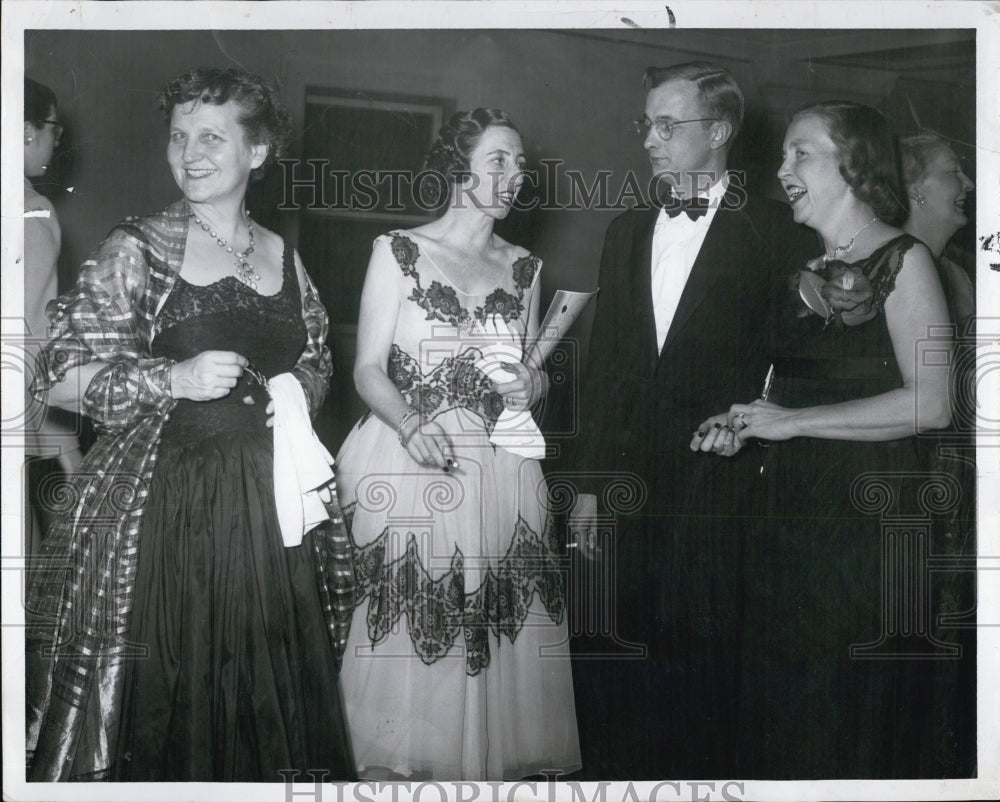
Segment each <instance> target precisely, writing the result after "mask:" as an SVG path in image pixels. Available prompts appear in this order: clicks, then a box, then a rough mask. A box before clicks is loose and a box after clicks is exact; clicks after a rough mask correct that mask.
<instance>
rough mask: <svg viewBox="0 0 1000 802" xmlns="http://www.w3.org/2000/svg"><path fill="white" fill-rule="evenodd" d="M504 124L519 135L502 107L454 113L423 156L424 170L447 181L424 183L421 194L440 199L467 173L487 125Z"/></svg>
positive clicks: (433, 200)
mask: <svg viewBox="0 0 1000 802" xmlns="http://www.w3.org/2000/svg"><path fill="white" fill-rule="evenodd" d="M494 126H501V127H503V128H510V129H511V130H513V131H516V132H517V133H518V134H519V135H520V133H521V132H520V131H519V130H518V127H517V126H516V125H514V121H513V120H512V119H511V118H510V115H509V114H507V112H505V111H501V110H500V109H484V108H479V109H472V110H471V111H459V112H456V113H455V114H453V115H452V116H451V117H450V118H449V119H448V121H447V122H446V123H445V124H444V125H442V126H441V130H439V131H438V135H437V138H436V139H435V140H434V142H433V144H432V145H431V147H430V150H428V151H427V156H426V157H425V158H424V165H423V168H424V170H429V171H431V172H434V173H436V174H438V175H439V176H441V177H442V178H443V179H444V185H443V186H442V185H439V184H428V185H422V186H421V197H422V199H423V200H424V201H426V202H428V203H430V204H432V205H434V204H438V203H440V202H441V200H442V197H443V195H444V193H443V191H442V190H443V189H444V188H445V187H447V189H448V192H449V193H450V192H451V189H452V185H454V184H457V183H459V182H460V181H461V180H462V178H463V177H464V176H466V175H468V172H469V158H470V157H471V156H472V151H474V150H475V149H476V145H478V144H479V140H480V139H482V137H483V133H484V132H485V131H486V129H487V128H491V127H494Z"/></svg>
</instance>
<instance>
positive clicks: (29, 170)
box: [24, 106, 59, 178]
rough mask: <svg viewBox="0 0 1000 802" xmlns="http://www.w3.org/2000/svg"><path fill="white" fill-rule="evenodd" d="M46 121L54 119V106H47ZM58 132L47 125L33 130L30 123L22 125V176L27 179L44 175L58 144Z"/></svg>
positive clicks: (52, 126)
mask: <svg viewBox="0 0 1000 802" xmlns="http://www.w3.org/2000/svg"><path fill="white" fill-rule="evenodd" d="M46 119H47V120H55V119H56V107H55V106H49V113H48V114H47V115H46ZM58 130H59V129H58V128H56V126H54V125H51V124H48V123H43V124H42V127H41V128H35V126H34V124H33V123H30V122H26V123H25V124H24V174H25V175H26V176H28V177H29V178H35V177H37V176H40V175H44V174H45V171H46V170H47V169H48V166H49V162H51V161H52V154H53V153H54V152H55V149H56V146H57V145H58V144H59V137H58V136H56V132H57V131H58ZM29 140H30V141H29Z"/></svg>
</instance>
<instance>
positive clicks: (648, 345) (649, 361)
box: [631, 206, 660, 375]
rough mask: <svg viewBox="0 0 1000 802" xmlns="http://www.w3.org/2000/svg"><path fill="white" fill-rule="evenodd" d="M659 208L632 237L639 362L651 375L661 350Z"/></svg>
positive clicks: (644, 217) (633, 306)
mask: <svg viewBox="0 0 1000 802" xmlns="http://www.w3.org/2000/svg"><path fill="white" fill-rule="evenodd" d="M659 213H660V210H659V208H657V207H655V206H654V207H653V208H652V209H650V210H649V211H648V212H645V213H643V216H642V218H641V220H640V221H639V223H638V224H637V226H636V228H635V231H634V234H633V238H632V261H633V264H632V271H631V274H632V276H633V281H634V282H635V283H634V285H633V291H634V295H633V303H632V309H633V310H636V311H637V317H638V319H637V320H636V325H637V326H638V327H639V331H640V332H641V335H640V341H641V343H642V348H643V353H642V357H641V359H640V361H639V364H640V365H642V366H644V367H646V368H647V369H648V372H649V374H650V375H652V373H653V371H654V370H656V363H657V360H658V358H659V353H658V352H657V348H656V318H655V316H654V314H653V275H652V261H653V230H654V228H655V227H656V218H657V216H658V215H659Z"/></svg>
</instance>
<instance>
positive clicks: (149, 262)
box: [26, 69, 354, 782]
mask: <svg viewBox="0 0 1000 802" xmlns="http://www.w3.org/2000/svg"><path fill="white" fill-rule="evenodd" d="M158 105H159V108H160V109H161V110H162V111H163V113H164V114H165V116H166V118H167V120H168V121H169V126H170V139H169V144H168V148H167V160H168V162H169V164H170V168H171V172H172V173H173V177H174V180H175V181H176V182H177V184H178V186H179V187H180V189H181V191H182V193H183V195H184V197H183V199H182V200H180V201H179V202H177V203H174V204H172V205H171V206H169V207H167V208H166V209H165V210H163V211H162V212H159V213H157V214H153V215H150V216H147V217H141V218H129V219H127V220H126V221H124V222H123V223H121V224H119V225H118V226H117V227H116V228H115V229H114V230H113V231H112V232H111V234H110V235H109V236H108V237H107V238H106V239H105V241H104V242H103V243H102V244H101V245H100V246H99V248H98V250H97V251H96V252H95V254H94V255H93V256H92V257H91V258H90V259H88V260H87V261H86V262H85V263H84V265H83V267H82V269H81V272H80V278H79V281H78V283H77V286H76V287H75V288H74V289H73V290H72V291H71V292H69V293H67V294H65V295H63V296H60V297H59V298H58V299H56V301H54V302H53V303H52V304H51V305H50V308H49V314H50V318H51V321H52V327H51V329H50V335H51V339H50V341H49V342H48V344H47V345H46V347H45V349H44V351H43V356H42V361H43V365H42V369H41V370H40V376H39V379H38V380H37V381H36V386H35V388H34V389H35V394H36V396H43V397H44V395H45V394H46V393H47V394H48V400H49V402H50V403H53V404H56V405H59V406H63V407H67V408H77V409H79V410H80V411H82V412H83V414H86V415H88V416H90V417H91V418H92V419H93V420H94V423H95V425H96V428H97V431H98V434H99V437H98V441H97V443H96V444H95V445H94V447H93V449H92V450H91V451H90V452H89V453H88V456H87V458H86V460H85V462H84V464H83V466H82V468H81V471H80V473H79V477H80V478H79V480H78V481H77V483H76V485H75V491H76V498H75V499H74V503H73V504H72V505H70V506H69V508H68V509H67V511H66V513H65V514H64V515H63V516H62V517H61V518H60V519H59V520H58V522H57V524H56V526H55V527H54V530H53V532H52V535H51V536H50V538H49V540H48V542H47V543H46V547H45V556H46V557H47V558H49V562H48V564H50V565H51V566H52V567H51V568H50V569H47V570H45V571H39V572H38V574H37V575H36V576H35V577H34V578H33V579H32V580H31V582H30V585H29V591H28V610H27V617H28V625H29V626H28V648H27V660H28V671H27V689H26V693H27V702H28V705H27V707H28V709H27V725H28V763H29V772H28V778H29V779H30V780H40V781H55V780H84V779H93V780H106V779H118V780H133V781H178V780H190V781H202V782H211V781H216V782H218V781H244V782H246V781H265V782H266V781H270V782H280V781H282V779H283V777H284V775H282V774H280V773H279V772H281V771H282V770H306V769H313V770H325V771H326V772H327V774H326V779H328V780H348V779H352V778H353V776H354V765H353V759H352V757H351V751H350V746H349V742H348V739H347V733H346V729H345V726H344V720H343V715H342V710H341V702H340V696H339V690H338V684H337V683H338V666H339V656H340V653H339V651H338V647H342V643H343V637H345V636H346V633H345V632H344V630H343V624H344V619H343V618H342V616H340V615H338V611H339V610H343V609H347V608H348V607H349V606H350V605H349V602H348V601H345V599H346V598H347V597H349V596H350V593H351V587H350V582H351V580H350V571H349V570H348V571H343V570H336V568H337V567H336V565H335V561H334V562H331V560H330V557H331V555H332V554H333V552H335V551H336V548H337V547H336V543H337V542H338V538H339V532H340V529H342V524H340V525H339V528H338V524H335V523H333V522H331V523H330V524H327V525H323V526H320V527H318V528H317V529H315V530H313V531H312V532H310V533H309V534H308V535H307V536H306V538H305V540H304V541H303V542H302V545H300V546H297V547H291V548H286V547H285V546H284V545H283V543H282V539H281V535H280V534H279V527H278V520H277V511H276V507H275V499H274V492H273V437H272V434H271V428H270V427H271V426H272V424H273V417H272V415H273V407H272V406H271V404H270V402H269V399H268V396H267V394H266V390H265V387H264V382H265V381H266V379H267V378H269V377H272V376H274V375H277V374H279V373H286V372H291V373H292V374H293V375H294V376H295V377H296V378H297V379H298V381H299V383H300V384H301V386H302V390H303V393H304V395H305V398H306V401H307V404H308V407H309V411H310V413H311V414H313V415H315V413H316V411H317V410H318V408H319V406H320V404H321V403H322V400H323V397H324V395H325V392H326V389H327V385H328V382H329V378H330V375H331V372H332V371H331V360H330V354H329V350H328V349H327V348H326V346H325V345H324V342H325V339H326V333H327V316H326V312H325V310H324V309H323V306H322V305H321V303H320V301H319V299H318V298H317V293H316V290H315V287H314V285H313V284H312V282H311V280H310V279H309V277H308V275H307V274H306V272H305V270H304V268H303V267H302V264H301V262H300V260H299V259H298V256H297V254H295V252H294V250H293V249H292V248H291V246H290V245H288V244H287V243H285V242H283V240H282V239H281V238H280V237H279V236H277V235H276V234H273V233H271V232H270V231H267V230H266V229H263V228H262V227H260V226H258V225H255V224H254V223H253V221H252V220H251V219H250V218H249V216H248V215H247V214H246V212H245V210H244V196H245V193H246V189H247V186H248V184H249V182H250V180H251V178H256V177H259V176H260V175H261V174H262V171H263V169H264V168H265V167H266V166H267V164H269V163H270V162H272V161H274V160H275V159H277V158H279V157H280V156H281V155H282V153H283V151H284V149H285V147H286V145H287V143H288V141H289V139H290V134H291V131H290V124H289V121H288V115H287V112H286V111H285V110H284V108H283V107H282V105H281V103H280V101H279V99H278V95H277V92H276V90H275V88H274V87H273V86H272V85H271V84H270V83H269V82H267V81H264V80H263V79H261V78H259V77H257V76H253V75H249V74H247V73H244V72H242V71H239V70H232V69H230V70H216V69H203V70H194V71H191V72H189V73H186V74H184V75H181V76H179V77H177V78H176V79H174V80H172V81H171V82H169V83H168V84H167V85H166V87H165V88H164V90H163V93H162V94H161V95H160V98H159V102H158ZM336 520H338V521H339V520H340V519H339V516H338V517H337V519H336ZM67 566H68V569H67Z"/></svg>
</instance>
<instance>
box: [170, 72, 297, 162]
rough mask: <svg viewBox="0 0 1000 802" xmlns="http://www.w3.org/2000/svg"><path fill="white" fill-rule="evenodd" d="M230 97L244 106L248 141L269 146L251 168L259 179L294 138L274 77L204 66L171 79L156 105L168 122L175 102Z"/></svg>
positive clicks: (242, 122)
mask: <svg viewBox="0 0 1000 802" xmlns="http://www.w3.org/2000/svg"><path fill="white" fill-rule="evenodd" d="M230 100H232V101H233V102H234V103H236V104H237V105H238V106H239V107H240V109H241V113H240V117H239V122H240V125H242V126H243V132H244V135H245V136H246V138H247V142H249V143H250V144H251V145H266V146H267V157H266V158H265V159H264V162H263V163H262V164H261V165H260V166H259V167H255V168H254V169H253V170H251V171H250V177H251V178H252V179H253V180H257V179H259V178H261V177H262V176H263V175H264V173H265V172H266V171H267V168H268V167H269V166H270V165H271V164H273V163H274V162H275V161H277V160H278V159H280V158H282V157H283V156H284V155H285V154H286V153H287V152H288V146H289V144H290V143H291V141H292V121H291V118H290V117H289V115H288V110H287V109H286V108H285V106H284V104H283V103H282V102H281V97H280V95H279V93H278V86H277V84H276V83H275V82H274V81H269V80H267V79H266V78H262V77H261V76H259V75H254V74H253V73H249V72H244V71H243V70H237V69H233V68H229V69H215V68H206V67H202V68H199V69H195V70H191V71H190V72H185V73H183V74H181V75H178V76H177V77H176V78H173V79H172V80H170V81H168V82H167V84H166V85H165V86H164V87H163V90H162V91H161V92H160V95H159V97H158V98H157V99H156V107H157V108H158V109H159V110H160V111H161V112H162V113H163V116H164V118H165V119H166V121H167V123H168V124H169V123H170V116H171V114H172V113H173V111H174V107H175V106H182V105H184V104H185V103H190V102H191V101H197V102H199V103H211V104H213V105H216V106H221V105H223V104H224V103H226V102H227V101H230Z"/></svg>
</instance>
